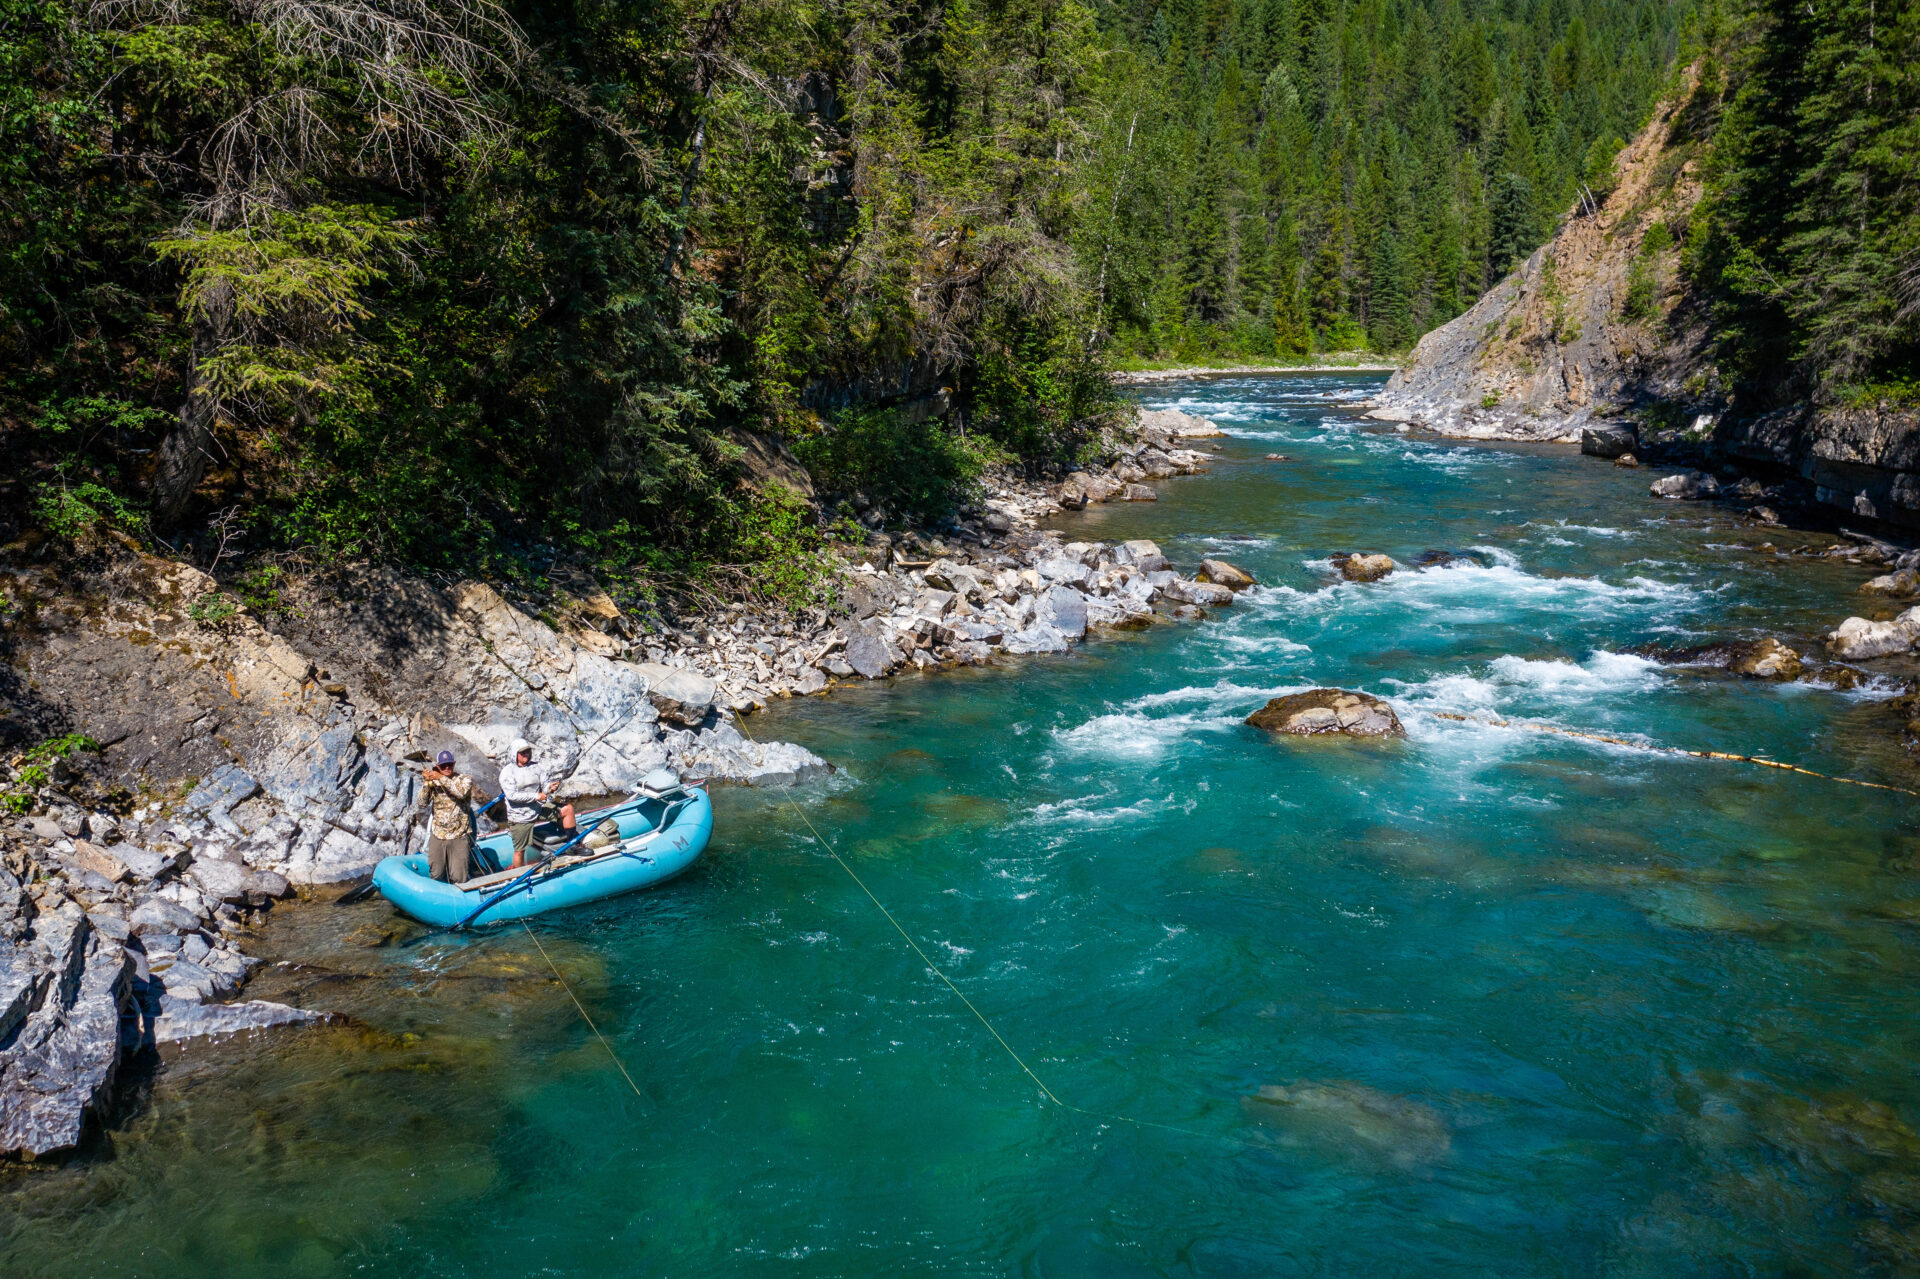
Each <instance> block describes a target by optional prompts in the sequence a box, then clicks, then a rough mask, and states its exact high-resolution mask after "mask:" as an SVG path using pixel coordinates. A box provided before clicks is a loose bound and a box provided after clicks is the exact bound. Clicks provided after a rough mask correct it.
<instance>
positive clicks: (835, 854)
mask: <svg viewBox="0 0 1920 1279" xmlns="http://www.w3.org/2000/svg"><path fill="white" fill-rule="evenodd" d="M1434 714H1435V716H1436V717H1437V718H1440V719H1449V720H1458V721H1461V722H1463V723H1469V724H1485V725H1488V726H1489V727H1492V728H1509V729H1516V730H1518V729H1525V730H1531V731H1534V732H1541V733H1554V734H1557V735H1559V736H1562V737H1576V738H1582V739H1584V740H1587V741H1595V742H1605V743H1606V744H1608V745H1610V746H1624V747H1627V748H1628V749H1630V750H1641V751H1649V752H1652V753H1655V754H1666V755H1690V756H1693V757H1695V758H1697V759H1722V760H1730V761H1733V762H1735V763H1741V764H1758V765H1760V766H1761V767H1763V768H1778V769H1782V770H1784V771H1786V772H1790V773H1801V774H1804V775H1805V776H1808V777H1818V778H1822V779H1823V780H1826V781H1833V782H1844V783H1846V784H1847V785H1849V786H1867V787H1871V788H1873V789H1875V790H1886V791H1896V792H1898V793H1899V794H1902V795H1916V794H1920V791H1911V790H1908V789H1906V788H1905V787H1902V786H1888V785H1886V784H1884V783H1881V782H1863V781H1859V780H1856V779H1854V778H1851V777H1834V776H1832V775H1831V774H1828V773H1816V772H1814V771H1813V770H1812V769H1810V768H1801V767H1800V766H1799V765H1797V764H1783V763H1781V762H1780V761H1779V760H1773V759H1762V758H1760V757H1758V756H1755V755H1733V754H1728V753H1727V752H1725V751H1690V750H1682V749H1680V748H1679V747H1674V746H1650V745H1648V744H1646V743H1644V742H1635V741H1629V740H1627V739H1626V738H1623V737H1609V736H1607V735H1605V734H1603V733H1585V732H1581V731H1579V730H1577V729H1571V728H1556V727H1554V726H1553V725H1550V724H1523V723H1521V724H1517V723H1513V722H1512V721H1509V720H1502V719H1492V718H1489V717H1485V716H1477V715H1455V714H1452V713H1450V712H1446V711H1436V712H1434ZM734 726H735V727H736V728H738V729H739V730H740V734H741V736H743V737H745V738H746V739H747V740H748V741H754V740H755V739H754V737H753V735H752V734H751V733H749V732H748V731H747V729H746V727H745V725H744V724H742V723H740V721H739V720H738V719H736V720H735V721H734ZM783 798H785V799H786V801H787V806H788V807H790V808H792V809H793V812H794V815H795V816H796V817H798V818H799V819H800V821H801V822H802V824H804V825H805V826H806V828H807V830H808V831H809V832H811V833H812V835H813V837H814V839H815V840H816V841H817V842H818V843H819V845H820V846H821V847H822V848H824V849H825V850H826V852H827V856H829V857H831V858H832V859H833V862H834V864H835V865H836V866H838V867H839V868H840V869H841V870H843V871H845V872H846V873H847V878H848V879H851V880H852V881H853V882H854V884H855V885H857V886H858V887H859V889H860V891H861V892H862V893H864V894H866V898H867V900H868V901H870V902H872V903H873V905H874V909H876V910H878V911H879V912H880V914H881V916H882V917H883V918H885V920H886V921H887V922H888V923H889V924H891V925H893V930H894V931H895V932H897V933H899V934H900V939H901V940H902V941H904V942H906V944H907V946H908V948H909V949H911V950H912V951H913V953H914V954H915V955H917V956H918V957H919V959H920V962H921V963H923V964H925V965H926V967H927V971H928V972H930V973H932V974H933V975H934V976H935V977H938V978H939V979H940V981H941V984H943V985H944V986H946V988H947V989H948V990H950V991H952V992H953V996H954V998H956V999H958V1000H959V1001H960V1002H961V1003H962V1004H964V1005H966V1009H967V1011H968V1012H970V1013H972V1014H973V1015H974V1018H975V1019H976V1020H977V1021H979V1023H980V1025H981V1026H982V1027H984V1028H985V1029H986V1032H987V1033H988V1034H989V1035H991V1036H993V1041H994V1042H995V1043H997V1044H999V1045H1000V1047H1001V1048H1002V1049H1003V1050H1005V1052H1006V1054H1007V1056H1008V1057H1010V1058H1012V1059H1013V1063H1014V1065H1016V1066H1018V1067H1019V1068H1020V1070H1021V1073H1023V1074H1025V1075H1026V1077H1027V1078H1029V1079H1031V1080H1032V1081H1033V1083H1034V1086H1035V1087H1037V1088H1038V1089H1039V1090H1040V1092H1041V1094H1042V1095H1043V1096H1045V1097H1046V1099H1047V1100H1048V1101H1050V1102H1052V1103H1053V1104H1054V1105H1056V1106H1058V1107H1060V1108H1061V1109H1062V1110H1065V1111H1068V1112H1070V1113H1072V1114H1076V1115H1084V1116H1085V1117H1087V1118H1089V1119H1093V1120H1097V1121H1100V1122H1105V1123H1116V1124H1127V1125H1130V1126H1132V1127H1135V1128H1156V1129H1159V1130H1160V1131H1162V1132H1171V1133H1179V1134H1180V1135H1182V1136H1186V1137H1194V1138H1198V1139H1200V1140H1202V1141H1226V1142H1230V1143H1232V1144H1234V1145H1237V1146H1245V1147H1247V1148H1249V1149H1252V1148H1253V1147H1252V1145H1251V1143H1249V1142H1247V1141H1244V1140H1242V1139H1241V1138H1238V1137H1233V1136H1228V1135H1227V1134H1224V1133H1203V1132H1196V1131H1194V1130H1193V1129H1190V1128H1181V1127H1177V1126H1175V1125H1173V1124H1163V1123H1158V1122H1155V1121H1154V1120H1151V1119H1134V1118H1131V1117H1130V1116H1127V1115H1113V1114H1107V1113H1104V1112H1101V1111H1094V1110H1088V1109H1086V1108H1085V1107H1082V1106H1076V1105H1074V1104H1073V1103H1072V1102H1068V1101H1063V1100H1062V1099H1061V1098H1060V1095H1059V1094H1058V1093H1056V1092H1054V1090H1053V1089H1051V1088H1049V1087H1048V1086H1047V1084H1046V1081H1045V1080H1043V1079H1041V1078H1040V1076H1039V1075H1038V1074H1036V1073H1034V1069H1033V1067H1031V1066H1029V1065H1028V1064H1027V1063H1026V1059H1025V1058H1023V1057H1021V1055H1020V1054H1019V1053H1018V1052H1016V1051H1014V1047H1013V1045H1012V1044H1010V1043H1008V1042H1007V1037H1006V1036H1005V1035H1003V1034H1001V1033H1000V1031H999V1030H998V1029H997V1028H996V1027H995V1026H994V1024H993V1023H992V1022H991V1021H989V1020H988V1019H987V1015H986V1014H985V1013H983V1012H981V1011H980V1009H979V1006H978V1005H976V1004H975V1003H974V1002H973V1001H972V1000H971V999H968V998H967V996H966V992H965V991H963V990H961V989H960V987H959V986H958V985H956V984H955V983H954V980H953V978H951V977H949V976H947V974H946V972H945V971H944V970H942V969H941V967H940V965H938V964H936V963H934V962H933V960H932V958H931V957H930V956H928V954H927V952H926V951H925V950H923V949H921V947H920V943H919V942H917V941H915V940H914V938H913V935H912V934H911V933H909V932H908V931H907V930H906V929H905V928H904V927H902V926H901V924H900V921H899V920H897V919H895V918H894V916H893V912H892V911H890V910H888V909H887V908H886V906H885V905H884V904H883V903H882V902H881V901H880V899H879V897H877V896H875V895H874V891H873V890H872V889H871V888H868V887H867V884H866V881H865V880H863V879H861V878H860V876H858V875H856V874H855V873H854V870H853V867H851V866H849V865H848V864H847V863H846V860H845V859H844V858H842V857H841V856H840V850H839V849H838V848H836V847H835V846H834V843H833V841H832V840H830V839H828V838H827V837H826V836H825V835H823V834H821V833H820V830H819V828H818V827H816V826H815V825H814V824H813V821H812V819H811V818H809V817H808V816H807V812H806V810H805V809H804V808H802V807H800V804H799V802H798V801H796V800H795V799H794V798H793V796H792V795H785V796H783ZM555 971H556V972H557V971H558V970H557V969H556V970H555ZM569 993H571V992H569ZM576 1003H577V1001H576ZM585 1015H586V1010H585V1009H581V1016H583V1017H584V1016H585ZM588 1024H589V1025H591V1024H592V1023H591V1022H589V1023H588ZM595 1033H598V1032H597V1031H596V1032H595ZM601 1042H603V1043H604V1042H605V1040H604V1039H603V1040H602V1041H601ZM607 1051H608V1052H609V1053H611V1052H612V1051H613V1049H612V1048H611V1047H609V1048H608V1049H607ZM615 1060H616V1061H618V1060H619V1059H618V1058H615ZM624 1070H625V1067H622V1071H623V1072H624ZM628 1082H629V1083H631V1082H632V1081H631V1080H629V1081H628ZM635 1091H636V1092H638V1091H639V1090H638V1089H635Z"/></svg>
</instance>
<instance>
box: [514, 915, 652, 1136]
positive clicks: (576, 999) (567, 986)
mask: <svg viewBox="0 0 1920 1279" xmlns="http://www.w3.org/2000/svg"><path fill="white" fill-rule="evenodd" d="M520 926H521V927H522V928H524V929H526V930H527V936H528V937H530V938H532V939H533V944H534V945H535V946H539V947H540V958H542V959H544V960H546V961H547V967H549V968H551V969H553V975H554V977H555V978H556V979H557V980H558V981H559V983H560V985H561V987H562V989H564V990H565V991H566V992H567V998H568V999H571V1000H572V1001H573V1006H574V1007H575V1008H577V1009H579V1010H580V1020H582V1021H584V1022H586V1023H587V1029H588V1030H591V1031H592V1032H593V1036H594V1038H595V1039H598V1040H599V1041H600V1046H601V1047H602V1048H604V1049H606V1050H607V1056H609V1057H611V1058H613V1064H614V1065H615V1066H618V1067H619V1068H620V1077H621V1078H622V1079H624V1080H626V1081H627V1087H629V1088H631V1089H633V1095H634V1096H636V1097H638V1098H639V1099H640V1100H641V1101H643V1102H644V1101H645V1100H646V1099H647V1097H646V1094H645V1093H643V1092H641V1091H640V1085H639V1084H636V1083H634V1082H633V1076H632V1075H630V1074H628V1073H627V1063H626V1062H624V1061H621V1060H620V1054H619V1053H617V1052H615V1051H614V1050H613V1045H612V1044H610V1043H608V1042H607V1037H606V1036H605V1035H603V1034H601V1033H600V1027H598V1026H596V1025H594V1024H593V1018H591V1017H589V1016H587V1009H586V1005H584V1004H582V1003H581V1002H580V996H578V995H576V994H574V993H573V986H572V984H571V983H569V982H568V981H567V978H566V975H565V974H564V973H562V972H561V971H560V965H558V964H556V963H554V962H553V956H552V955H549V954H548V953H547V948H546V947H545V946H541V945H540V937H539V935H538V934H537V933H535V932H534V931H533V925H532V924H529V923H528V922H527V921H526V920H524V919H522V920H521V921H520Z"/></svg>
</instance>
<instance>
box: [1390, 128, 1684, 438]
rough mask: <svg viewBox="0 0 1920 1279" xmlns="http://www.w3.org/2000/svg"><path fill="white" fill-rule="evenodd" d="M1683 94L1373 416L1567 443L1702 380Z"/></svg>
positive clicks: (1401, 379)
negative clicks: (1681, 257)
mask: <svg viewBox="0 0 1920 1279" xmlns="http://www.w3.org/2000/svg"><path fill="white" fill-rule="evenodd" d="M1685 96H1686V95H1685V93H1684V92H1683V93H1681V94H1676V95H1675V97H1674V98H1672V99H1670V100H1669V101H1668V102H1667V103H1666V104H1665V105H1664V106H1663V107H1662V108H1661V109H1660V111H1659V112H1658V113H1656V115H1655V116H1654V118H1653V120H1652V122H1651V123H1649V124H1648V125H1647V127H1646V128H1645V129H1644V130H1642V131H1641V133H1640V135H1639V136H1638V137H1636V138H1635V139H1634V140H1633V142H1632V144H1631V145H1629V146H1628V147H1626V148H1625V149H1624V150H1623V151H1622V152H1621V153H1620V157H1619V159H1618V162H1617V165H1616V169H1615V172H1616V174H1617V175H1618V178H1619V182H1618V185H1617V186H1616V187H1615V188H1614V189H1613V191H1612V192H1611V193H1609V194H1608V196H1607V198H1606V200H1605V201H1604V202H1602V203H1600V204H1598V205H1597V206H1596V205H1595V204H1593V203H1592V202H1591V201H1589V200H1587V199H1586V198H1585V197H1584V196H1583V197H1582V199H1581V200H1580V201H1579V203H1578V204H1576V206H1575V208H1574V209H1573V210H1572V212H1571V213H1570V214H1569V215H1568V217H1567V219H1566V221H1565V222H1564V223H1563V224H1562V226H1561V228H1560V230H1559V232H1558V234H1556V235H1555V236H1554V238H1553V240H1552V241H1551V242H1549V243H1548V244H1546V245H1544V246H1543V247H1541V248H1540V249H1538V250H1536V251H1535V252H1534V254H1533V256H1532V257H1530V258H1528V259H1527V261H1526V262H1525V264H1523V265H1522V266H1521V267H1520V269H1519V270H1517V271H1515V272H1514V273H1513V274H1512V275H1510V276H1508V277H1507V278H1506V279H1505V280H1502V281H1501V282H1500V283H1499V284H1498V285H1497V286H1495V287H1494V288H1493V289H1492V290H1490V291H1489V292H1488V293H1487V294H1486V295H1485V296H1484V297H1482V298H1481V299H1480V301H1479V302H1477V303H1476V304H1475V305H1474V307H1473V308H1472V309H1471V310H1469V311H1468V312H1467V313H1466V314H1465V315H1462V316H1460V317H1458V318H1457V319H1455V320H1453V321H1452V322H1451V323H1449V324H1446V325H1443V326H1441V327H1440V328H1438V329H1435V330H1434V331H1433V332H1431V333H1429V334H1427V335H1426V337H1424V338H1422V339H1421V340H1420V344H1419V345H1418V346H1417V347H1415V348H1414V351H1413V355H1412V357H1411V358H1410V359H1409V361H1408V362H1407V365H1406V367H1405V368H1403V369H1401V370H1400V371H1399V372H1397V373H1395V374H1394V375H1393V377H1392V379H1391V380H1389V381H1388V383H1387V385H1386V389H1385V390H1384V391H1383V392H1382V393H1381V394H1380V396H1379V397H1378V399H1377V401H1376V404H1377V407H1376V408H1375V409H1374V411H1373V416H1374V417H1376V418H1381V419H1384V420H1387V421H1396V422H1413V423H1417V424H1419V425H1421V426H1423V427H1426V428H1428V429H1430V430H1434V431H1438V432H1440V433H1442V434H1446V435H1456V436H1463V437H1467V438H1472V439H1498V440H1551V441H1562V442H1569V443H1573V442H1578V441H1579V439H1580V433H1581V430H1582V428H1584V427H1588V426H1594V425H1601V424H1617V423H1620V422H1623V421H1625V420H1627V419H1629V418H1632V417H1635V416H1638V415H1640V414H1642V413H1643V412H1644V411H1645V409H1646V407H1647V406H1648V405H1649V404H1651V403H1655V402H1659V403H1662V404H1675V403H1679V404H1690V403H1691V402H1692V401H1695V400H1698V399H1700V398H1701V396H1702V393H1704V392H1706V391H1707V390H1709V389H1710V386H1711V382H1712V371H1711V369H1710V367H1709V365H1708V361H1707V358H1706V351H1705V337H1706V335H1705V332H1704V329H1703V328H1701V327H1699V326H1694V325H1690V324H1689V322H1688V320H1687V317H1686V309H1685V307H1684V306H1683V305H1682V303H1683V302H1684V297H1683V292H1682V290H1681V288H1680V285H1679V272H1678V248H1677V241H1678V240H1679V238H1680V237H1679V236H1678V235H1676V234H1675V232H1676V230H1678V229H1680V228H1681V227H1683V225H1684V222H1685V219H1686V216H1687V214H1688V213H1689V212H1690V211H1691V210H1692V208H1693V206H1694V204H1695V203H1696V202H1697V201H1698V200H1699V198H1700V183H1699V179H1698V176H1697V173H1696V168H1697V159H1698V157H1697V154H1696V153H1697V151H1698V144H1697V142H1695V141H1694V140H1693V139H1692V138H1691V137H1690V131H1689V117H1688V114H1687V111H1686V109H1685ZM1673 411H1674V410H1673V409H1671V408H1669V409H1667V410H1666V412H1667V413H1669V414H1671V413H1672V412H1673ZM1689 420H1691V415H1690V417H1689Z"/></svg>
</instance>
